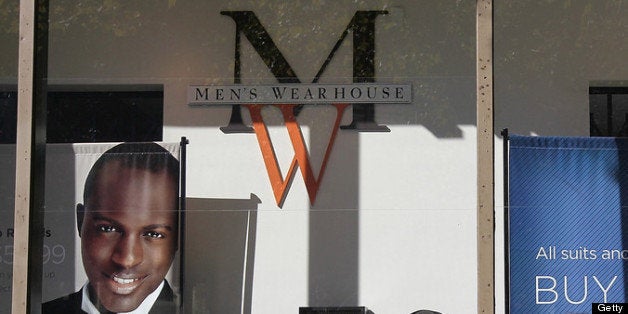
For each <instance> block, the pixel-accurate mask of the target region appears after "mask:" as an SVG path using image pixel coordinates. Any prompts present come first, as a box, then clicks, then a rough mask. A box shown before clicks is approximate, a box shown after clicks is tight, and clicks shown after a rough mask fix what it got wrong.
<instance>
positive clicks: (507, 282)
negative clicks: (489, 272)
mask: <svg viewBox="0 0 628 314" xmlns="http://www.w3.org/2000/svg"><path fill="white" fill-rule="evenodd" d="M502 141H503V146H502V147H503V158H504V159H503V162H504V165H503V168H502V169H503V171H504V313H506V314H508V313H510V207H509V206H508V204H510V175H509V173H510V164H509V162H510V151H509V149H510V145H509V141H510V135H509V134H508V129H503V130H502Z"/></svg>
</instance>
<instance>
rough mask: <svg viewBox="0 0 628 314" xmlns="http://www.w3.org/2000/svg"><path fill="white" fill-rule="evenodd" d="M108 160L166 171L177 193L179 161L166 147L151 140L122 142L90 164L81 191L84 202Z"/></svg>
mask: <svg viewBox="0 0 628 314" xmlns="http://www.w3.org/2000/svg"><path fill="white" fill-rule="evenodd" d="M110 162H119V164H120V166H121V167H124V168H128V169H138V170H147V171H150V172H152V173H159V172H162V171H166V173H167V174H168V176H169V177H170V178H171V179H172V180H173V181H174V183H175V184H174V186H175V187H177V191H176V194H175V195H178V194H179V193H178V187H179V161H178V160H177V159H176V158H175V157H174V156H172V154H171V153H170V152H169V151H168V150H167V149H165V148H163V147H162V146H161V145H159V144H156V143H152V142H145V143H122V144H118V145H116V146H114V147H112V148H110V149H108V150H107V151H106V152H104V153H103V154H102V155H101V156H100V158H98V160H97V161H96V163H95V164H94V165H93V166H92V169H91V170H90V171H89V174H88V175H87V179H86V180H85V190H84V191H83V201H84V202H85V203H87V202H88V199H89V198H90V197H91V196H93V195H94V192H95V191H94V190H95V189H96V186H97V185H96V182H98V178H99V176H100V175H101V173H102V169H103V168H104V166H105V165H106V164H108V163H110ZM175 206H177V204H175ZM177 207H178V206H177Z"/></svg>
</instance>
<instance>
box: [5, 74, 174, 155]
mask: <svg viewBox="0 0 628 314" xmlns="http://www.w3.org/2000/svg"><path fill="white" fill-rule="evenodd" d="M49 89H50V91H49V92H48V100H47V103H48V108H47V112H48V113H47V117H46V119H47V121H46V123H47V126H46V137H47V142H48V143H91V142H149V141H161V140H162V138H163V113H164V109H163V106H164V105H163V87H162V86H160V85H129V86H110V85H103V86H88V85H85V86H82V85H77V86H51V87H50V88H49ZM2 90H5V91H2ZM15 90H16V87H15V86H6V87H0V143H4V144H12V143H15V139H16V127H17V93H16V92H15Z"/></svg>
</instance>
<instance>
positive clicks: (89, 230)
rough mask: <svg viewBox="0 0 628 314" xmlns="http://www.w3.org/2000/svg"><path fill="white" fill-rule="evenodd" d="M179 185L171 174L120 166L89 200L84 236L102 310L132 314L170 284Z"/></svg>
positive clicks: (93, 290) (107, 172)
mask: <svg viewBox="0 0 628 314" xmlns="http://www.w3.org/2000/svg"><path fill="white" fill-rule="evenodd" d="M174 184H175V183H174V182H173V180H172V179H171V178H170V177H169V176H168V175H167V173H166V172H165V171H162V172H159V173H151V172H149V171H147V170H139V169H129V168H124V167H120V165H119V163H118V162H110V163H108V164H106V165H105V166H104V168H103V169H102V171H101V175H100V178H99V179H98V181H97V182H96V188H95V190H94V195H92V196H91V197H90V198H89V199H88V200H86V204H85V208H84V211H85V212H84V216H83V223H82V228H81V232H80V233H81V249H82V254H83V264H84V266H85V272H86V273H87V277H88V278H89V285H90V287H89V288H90V295H91V297H92V298H94V296H95V297H97V298H98V300H92V301H93V303H94V304H97V306H102V307H104V308H106V309H107V310H109V311H112V312H128V311H131V310H133V309H135V308H137V307H138V306H139V305H140V303H141V302H142V301H143V300H144V298H146V296H148V295H149V294H150V293H151V292H153V291H154V290H155V289H156V288H157V287H158V286H159V284H160V283H161V282H162V280H163V279H164V276H165V275H166V273H167V272H168V269H169V268H170V264H171V263H172V259H173V257H174V253H175V251H176V248H177V225H176V221H177V220H176V215H177V212H176V208H175V207H174V206H175V204H176V203H175V202H176V187H175V186H174ZM79 207H80V205H79ZM80 215H81V213H79V216H80Z"/></svg>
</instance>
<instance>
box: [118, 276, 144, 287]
mask: <svg viewBox="0 0 628 314" xmlns="http://www.w3.org/2000/svg"><path fill="white" fill-rule="evenodd" d="M137 280H139V279H137V278H131V279H125V278H118V277H115V276H114V277H113V281H115V282H117V283H120V284H123V285H126V284H130V283H132V282H134V281H137Z"/></svg>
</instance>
